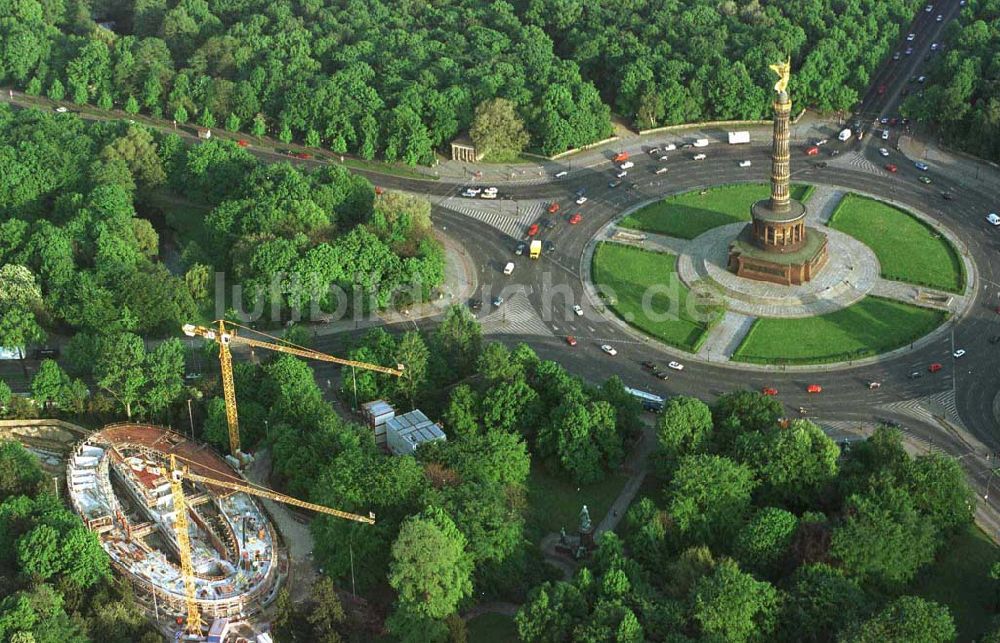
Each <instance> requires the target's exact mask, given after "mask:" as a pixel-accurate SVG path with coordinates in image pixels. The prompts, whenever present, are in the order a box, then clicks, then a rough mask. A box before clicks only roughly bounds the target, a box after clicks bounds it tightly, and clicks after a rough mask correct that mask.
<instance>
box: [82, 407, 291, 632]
mask: <svg viewBox="0 0 1000 643" xmlns="http://www.w3.org/2000/svg"><path fill="white" fill-rule="evenodd" d="M171 455H173V456H175V457H176V459H177V460H178V462H180V463H183V464H185V465H187V466H188V467H189V469H190V471H191V472H192V473H196V474H199V475H201V476H205V477H211V478H214V479H216V480H222V481H229V482H238V483H245V481H244V479H243V478H242V476H240V474H239V473H237V472H236V471H235V470H234V469H233V468H232V467H231V466H229V464H228V463H227V462H226V461H225V460H224V459H223V458H222V457H221V456H219V455H218V454H216V453H215V452H213V451H212V450H210V449H209V448H208V447H207V446H206V445H204V444H199V443H197V442H192V441H190V440H189V439H187V438H185V437H184V436H183V435H181V434H179V433H176V432H174V431H171V430H169V429H165V428H162V427H157V426H150V425H141V424H114V425H109V426H106V427H104V428H103V429H101V430H100V431H97V432H95V433H92V434H90V435H89V436H88V437H87V438H86V439H85V440H84V441H82V442H80V443H78V444H77V445H76V447H75V448H74V450H73V453H72V454H71V455H70V457H69V460H68V464H67V471H66V480H67V486H68V487H69V494H70V499H71V502H72V505H73V508H74V509H75V510H76V511H77V512H78V513H79V514H80V516H81V517H82V518H83V520H84V522H85V523H86V524H87V526H88V527H89V528H90V529H92V530H93V531H94V532H96V533H97V534H98V535H99V536H100V538H101V544H102V545H103V547H104V549H105V551H107V552H108V555H109V556H110V557H111V563H112V566H113V567H114V569H115V570H116V571H117V572H118V573H120V574H122V575H123V576H124V577H126V578H128V579H129V580H130V581H131V583H132V585H133V587H134V589H135V591H136V596H138V597H139V598H140V599H142V600H143V602H145V603H146V604H147V606H148V607H149V608H150V609H151V610H152V609H154V607H155V609H157V610H158V611H159V613H160V614H161V615H163V614H164V613H168V614H170V615H171V616H183V615H184V613H185V597H184V579H183V575H182V574H181V568H180V562H179V561H180V557H179V552H178V545H177V538H176V533H175V531H174V522H175V516H176V513H175V511H174V501H173V496H172V494H171V487H170V472H169V465H168V461H169V457H170V456H171ZM184 498H185V499H186V503H187V508H188V518H189V519H188V523H189V525H190V528H189V530H188V531H189V534H190V541H191V551H192V556H193V562H194V571H195V596H196V600H197V603H198V607H199V609H200V611H201V613H202V614H203V615H205V616H207V617H208V618H209V619H211V618H221V617H230V618H232V617H241V616H248V615H251V614H253V613H255V612H257V611H258V610H259V609H260V608H261V607H262V606H263V605H266V604H267V603H269V602H270V601H271V599H272V598H273V597H274V595H275V593H276V592H277V589H278V587H279V585H280V583H281V581H282V580H283V578H284V575H285V574H286V570H287V568H288V561H287V558H286V556H285V554H284V553H283V552H279V550H278V545H277V543H278V540H277V534H276V532H275V530H274V528H273V527H272V526H271V522H270V520H269V519H268V517H267V516H266V514H265V513H264V512H263V510H262V509H261V507H260V505H259V504H258V501H257V499H255V498H253V497H251V496H250V495H249V494H246V493H243V492H239V491H237V492H234V491H230V490H228V489H223V488H221V487H213V486H211V485H202V484H193V483H191V482H189V481H185V482H184Z"/></svg>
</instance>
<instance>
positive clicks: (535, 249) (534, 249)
mask: <svg viewBox="0 0 1000 643" xmlns="http://www.w3.org/2000/svg"><path fill="white" fill-rule="evenodd" d="M529 253H530V254H529V256H530V257H531V258H532V259H538V258H539V257H540V256H542V242H541V241H539V240H538V239H535V240H534V241H532V242H531V248H530V250H529Z"/></svg>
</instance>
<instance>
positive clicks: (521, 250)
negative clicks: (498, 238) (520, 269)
mask: <svg viewBox="0 0 1000 643" xmlns="http://www.w3.org/2000/svg"><path fill="white" fill-rule="evenodd" d="M527 249H528V244H526V243H525V242H523V241H522V242H520V243H518V244H517V247H516V248H514V254H516V255H517V256H518V257H520V256H521V255H523V254H524V253H525V251H526V250H527Z"/></svg>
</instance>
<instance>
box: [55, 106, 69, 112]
mask: <svg viewBox="0 0 1000 643" xmlns="http://www.w3.org/2000/svg"><path fill="white" fill-rule="evenodd" d="M56 111H57V112H59V113H60V114H65V113H66V112H68V111H69V110H68V109H66V108H65V107H63V106H62V105H60V106H59V107H56Z"/></svg>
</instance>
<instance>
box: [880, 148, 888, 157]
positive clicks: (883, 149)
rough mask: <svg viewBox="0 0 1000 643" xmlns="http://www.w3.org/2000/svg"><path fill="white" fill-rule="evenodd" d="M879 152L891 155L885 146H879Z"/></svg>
mask: <svg viewBox="0 0 1000 643" xmlns="http://www.w3.org/2000/svg"><path fill="white" fill-rule="evenodd" d="M878 153H879V154H881V155H882V156H889V150H887V149H885V148H884V147H880V148H878Z"/></svg>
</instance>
